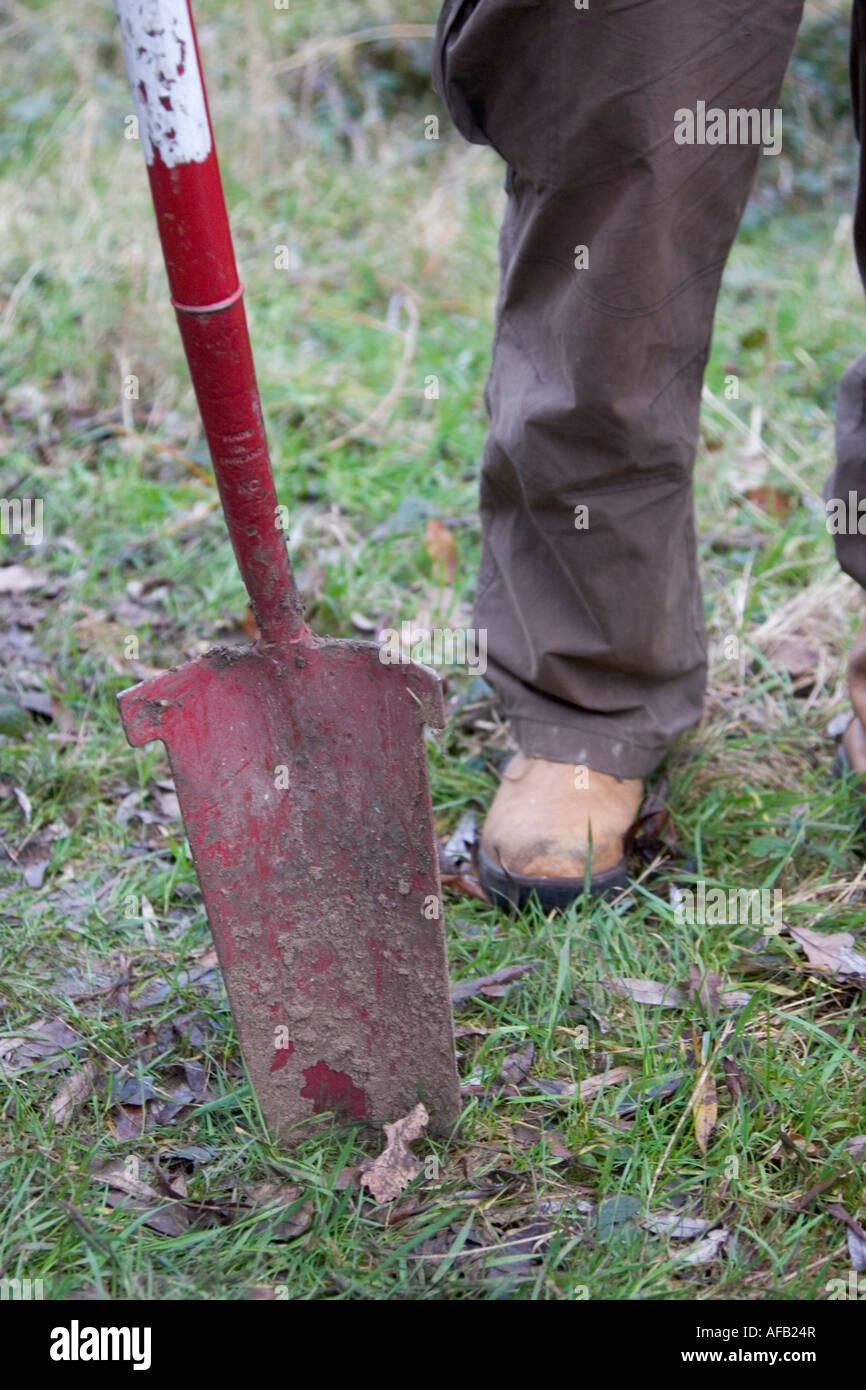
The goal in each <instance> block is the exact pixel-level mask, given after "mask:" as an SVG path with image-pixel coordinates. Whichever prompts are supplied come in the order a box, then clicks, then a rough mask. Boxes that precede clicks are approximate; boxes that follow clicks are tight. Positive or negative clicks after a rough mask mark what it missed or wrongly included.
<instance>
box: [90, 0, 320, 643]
mask: <svg viewBox="0 0 866 1390" xmlns="http://www.w3.org/2000/svg"><path fill="white" fill-rule="evenodd" d="M116 6H117V14H118V19H119V20H120V29H121V37H122V39H123V49H124V57H125V59H126V67H127V72H128V74H129V80H130V85H131V88H132V96H133V101H134V103H135V110H136V115H137V117H138V126H139V135H140V138H141V142H142V147H143V149H144V155H145V160H146V162H147V172H148V177H149V179H150V189H151V193H152V195H153V205H154V209H155V211H156V221H157V226H158V228H159V235H160V240H161V242H162V250H163V256H164V258H165V267H166V271H167V272H168V283H169V288H170V290H171V300H172V304H173V305H174V310H175V313H176V314H177V321H178V326H179V328H180V334H181V338H182V340H183V345H184V350H185V352H186V359H187V362H188V364H189V371H190V376H191V378H192V384H193V387H194V388H195V394H196V399H197V401H198V407H199V410H200V412H201V418H202V423H203V424H204V430H205V434H206V436H207V442H208V447H209V449H210V455H211V459H212V461H213V468H214V473H215V475H216V480H217V486H218V488H219V494H220V499H221V501H222V505H223V511H224V513H225V518H226V522H227V524H228V529H229V535H230V537H231V542H232V546H233V548H234V552H235V556H236V557H237V562H238V566H239V568H240V572H241V575H242V577H243V581H244V584H245V585H246V588H247V593H248V594H249V596H250V602H251V604H252V608H253V612H254V613H255V616H256V620H257V622H258V625H259V629H260V631H261V633H262V636H263V637H264V639H265V640H266V641H276V642H285V641H287V640H288V641H291V640H293V639H295V638H297V637H298V636H300V635H303V634H304V632H305V631H306V628H305V624H304V619H303V609H302V605H301V602H300V598H299V595H298V591H297V588H296V586H295V581H294V576H293V574H292V568H291V565H290V563H289V557H288V554H287V551H286V544H285V538H284V535H283V531H282V529H281V528H280V526H279V524H278V519H279V513H278V511H277V496H276V491H275V489H274V479H273V473H272V471H271V464H270V457H269V454H268V445H267V439H266V437H265V429H264V423H263V420H262V408H261V402H260V400H259V391H258V386H257V384H256V374H255V367H254V365H253V355H252V348H251V346H250V337H249V331H248V329H247V321H246V314H245V312H244V305H243V288H242V286H241V283H240V280H239V279H238V272H237V266H236V263H235V256H234V249H233V247H232V238H231V231H230V228H229V221H228V215H227V213H226V205H225V198H224V196H223V189H222V182H221V180H220V171H219V163H218V161H217V154H216V148H215V145H214V139H213V131H212V128H211V123H210V112H209V110H208V104H207V94H206V91H205V86H204V80H203V78H202V75H201V65H200V62H199V52H198V44H197V41H196V35H195V26H194V23H193V17H192V11H191V9H190V5H189V0H116Z"/></svg>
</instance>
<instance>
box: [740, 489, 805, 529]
mask: <svg viewBox="0 0 866 1390" xmlns="http://www.w3.org/2000/svg"><path fill="white" fill-rule="evenodd" d="M743 496H744V497H748V499H749V501H750V502H754V503H755V506H756V507H758V508H760V510H761V511H762V512H766V514H767V515H768V516H773V517H776V518H778V519H779V520H781V519H782V518H783V517H786V516H787V515H788V513H789V512H790V511H791V510H792V508H793V507H794V506H795V505H796V503H797V498H796V497H795V496H794V494H793V493H791V492H786V491H785V490H784V488H780V487H772V486H771V485H770V484H769V483H764V484H762V485H761V486H760V487H747V488H746V490H745V492H744V493H743Z"/></svg>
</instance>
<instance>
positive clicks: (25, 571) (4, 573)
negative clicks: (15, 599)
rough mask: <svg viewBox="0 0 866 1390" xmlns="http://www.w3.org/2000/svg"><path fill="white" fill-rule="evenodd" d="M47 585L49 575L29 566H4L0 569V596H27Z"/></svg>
mask: <svg viewBox="0 0 866 1390" xmlns="http://www.w3.org/2000/svg"><path fill="white" fill-rule="evenodd" d="M47 583H48V575H47V574H45V573H44V571H42V570H37V569H32V568H31V567H30V566H29V565H4V566H3V568H2V569H0V594H25V593H27V592H28V590H30V589H41V588H42V586H43V584H47Z"/></svg>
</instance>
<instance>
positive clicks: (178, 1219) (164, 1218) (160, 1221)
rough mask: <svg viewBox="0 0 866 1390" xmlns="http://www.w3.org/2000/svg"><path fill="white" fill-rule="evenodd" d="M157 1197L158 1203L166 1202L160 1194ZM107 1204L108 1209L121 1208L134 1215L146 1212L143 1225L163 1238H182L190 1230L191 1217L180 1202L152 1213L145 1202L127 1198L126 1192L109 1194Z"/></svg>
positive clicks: (159, 1208)
mask: <svg viewBox="0 0 866 1390" xmlns="http://www.w3.org/2000/svg"><path fill="white" fill-rule="evenodd" d="M155 1195H156V1200H157V1201H164V1200H165V1199H163V1198H161V1197H160V1196H159V1194H158V1193H157V1194H155ZM105 1204H106V1206H108V1207H120V1208H122V1209H123V1210H124V1211H130V1212H132V1213H133V1214H137V1213H139V1212H146V1215H145V1216H144V1217H143V1218H142V1221H141V1224H142V1225H143V1226H148V1227H149V1228H150V1230H151V1231H156V1233H157V1234H158V1235H161V1236H182V1235H184V1234H185V1233H186V1232H187V1231H188V1230H189V1217H188V1215H187V1213H186V1211H185V1210H184V1208H183V1207H182V1206H181V1205H180V1203H179V1202H172V1203H170V1205H164V1206H161V1207H157V1208H156V1210H154V1211H150V1210H148V1208H147V1206H146V1204H145V1203H144V1202H142V1201H138V1200H137V1199H136V1198H134V1197H129V1196H127V1194H126V1193H125V1192H108V1193H106V1196H105Z"/></svg>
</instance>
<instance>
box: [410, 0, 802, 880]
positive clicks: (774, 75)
mask: <svg viewBox="0 0 866 1390" xmlns="http://www.w3.org/2000/svg"><path fill="white" fill-rule="evenodd" d="M801 10H802V0H762V2H761V3H760V4H756V3H755V0H716V3H712V4H711V3H697V0H618V2H617V0H608V2H607V3H604V4H596V3H590V4H589V6H588V8H585V9H578V8H576V7H575V6H574V5H573V4H572V3H570V0H462V3H461V0H447V3H446V5H445V8H444V10H443V13H442V16H441V19H440V26H439V34H438V44H437V53H438V64H437V67H438V85H439V88H440V91H441V92H442V94H443V96H444V98H445V100H446V102H447V104H448V105H449V108H450V110H451V113H452V115H453V117H454V119H455V121H456V123H457V124H458V126H459V128H460V129H461V131H462V132H463V134H464V135H466V136H467V138H469V139H474V140H477V141H487V142H489V143H491V144H493V145H494V147H495V148H496V149H498V151H499V152H500V154H502V156H503V157H504V158H505V160H506V161H507V163H508V165H509V169H508V176H507V179H506V187H507V190H508V199H507V207H506V212H505V219H504V223H503V227H502V232H501V241H500V271H501V278H500V290H499V299H498V304H497V314H496V333H495V338H494V344H493V351H492V362H491V368H490V373H489V377H488V381H487V388H486V402H487V406H488V411H489V415H490V428H489V433H488V437H487V441H486V445H485V453H484V461H483V469H482V484H481V513H482V522H483V533H484V546H483V557H482V563H481V571H480V574H479V581H478V591H477V598H476V607H475V623H476V625H477V626H478V627H479V628H485V629H486V630H487V643H488V669H489V675H490V679H491V681H492V683H493V685H494V686H495V687H496V689H497V691H498V692H499V694H500V695H501V697H502V700H503V703H504V707H505V710H506V712H507V713H508V715H509V716H510V718H511V721H512V727H513V729H514V733H515V736H516V738H517V741H518V743H519V745H520V748H521V750H522V753H523V755H525V758H524V762H529V763H530V764H534V763H542V762H543V763H560V764H567V765H568V766H564V767H562V768H561V769H560V775H561V778H562V779H563V797H562V798H557V797H555V796H553V795H552V793H551V788H550V787H549V786H548V785H547V783H545V789H544V790H541V789H540V787H539V788H537V789H536V790H537V792H538V794H537V795H532V796H527V797H526V798H525V800H526V804H527V805H528V804H529V802H530V801H532V802H533V803H534V806H535V809H533V810H530V811H529V812H528V815H529V819H530V820H531V819H532V817H533V816H534V817H536V818H537V817H538V814H539V812H538V804H539V802H540V801H541V802H544V803H545V804H546V805H547V806H548V807H550V806H552V805H554V804H555V803H556V804H560V802H561V804H562V805H565V804H568V805H570V806H571V807H572V811H573V812H574V811H575V808H576V807H577V806H578V801H577V800H576V799H575V796H574V790H572V788H575V787H576V789H577V790H578V791H580V790H582V789H581V788H580V786H579V785H578V782H579V774H580V770H581V769H589V770H591V773H592V775H591V777H590V785H589V788H587V789H583V790H586V792H587V795H585V796H584V797H583V799H582V801H581V802H580V805H581V806H583V810H582V811H581V812H580V815H579V816H578V818H577V819H578V820H580V821H582V831H581V830H580V826H577V825H576V822H574V821H573V823H572V826H571V827H570V829H569V832H568V833H569V834H570V835H571V838H572V849H573V854H572V856H571V862H572V864H573V866H574V871H575V872H574V877H575V878H577V877H579V876H580V859H581V854H582V853H585V850H586V830H587V825H586V822H587V820H592V819H593V816H594V815H595V819H596V820H598V819H599V816H598V814H597V813H593V811H592V808H591V804H590V803H591V801H592V798H593V796H594V797H595V802H596V806H597V805H598V803H599V797H601V798H602V799H605V798H607V797H609V796H611V795H614V794H615V793H617V792H622V791H623V788H625V791H626V793H627V794H626V795H624V796H621V797H619V801H620V803H621V804H620V809H619V810H618V812H617V814H618V815H619V818H620V820H622V818H623V817H624V816H625V815H626V814H627V812H628V808H629V807H630V806H631V805H632V804H633V802H634V799H635V796H634V789H635V787H639V781H638V780H637V779H640V778H642V777H643V776H644V775H646V774H647V773H649V772H650V771H652V769H653V768H655V767H656V766H657V764H658V763H659V762H660V760H661V759H662V758H663V756H664V754H665V753H666V752H667V750H668V749H669V747H670V746H671V743H672V742H673V740H674V739H675V738H676V736H677V735H678V734H679V733H680V732H681V731H682V730H684V729H686V728H687V727H689V726H690V725H692V724H693V723H695V722H696V720H697V719H698V718H699V715H700V711H701V702H702V696H703V690H704V682H705V670H706V658H705V641H704V630H703V617H702V603H701V595H700V587H699V582H698V574H697V565H696V553H695V551H696V548H695V531H694V521H693V511H692V468H693V463H694V456H695V449H696V443H697V434H698V414H699V407H700V394H701V384H702V378H703V371H704V366H705V363H706V360H707V355H708V351H709V346H710V338H711V333H712V321H713V313H714V309H715V303H716V297H717V293H718V288H719V282H720V279H721V274H722V270H723V268H724V264H725V260H726V258H727V255H728V252H729V249H730V246H731V243H732V241H733V238H734V236H735V233H736V230H737V227H738V224H739V221H740V217H741V215H742V212H743V209H744V207H745V203H746V200H747V197H748V193H749V188H750V185H751V182H752V178H753V175H754V172H755V166H756V164H757V162H758V160H759V159H760V158H761V157H762V156H761V146H760V144H759V143H757V141H759V140H760V138H761V137H760V136H759V135H758V134H757V132H756V129H755V127H754V124H750V120H749V119H748V118H747V119H745V120H744V123H743V125H742V127H741V131H740V139H743V138H749V136H750V138H751V139H752V140H753V141H755V142H756V143H733V144H731V143H725V144H721V143H709V142H707V141H706V134H707V126H711V127H712V128H711V131H710V139H713V138H714V137H715V136H716V135H717V134H718V133H719V129H720V128H719V125H718V123H717V122H714V121H711V120H709V119H708V114H709V112H710V110H711V109H713V108H719V109H720V110H721V111H722V112H724V114H725V117H726V119H727V117H728V113H729V112H731V111H734V110H737V111H742V112H743V114H744V116H745V113H746V112H747V111H749V110H752V111H756V112H761V111H767V112H769V113H772V110H773V109H774V107H775V105H776V102H777V99H778V93H779V89H780V86H781V82H782V78H783V76H784V72H785V68H786V65H787V62H788V58H789V55H790V51H791V47H792V45H793V42H794V38H795V36H796V31H797V26H798V23H799V19H800V15H801ZM683 112H687V113H688V112H690V113H692V115H693V117H694V121H695V132H694V134H695V136H696V137H697V138H696V142H695V143H680V139H682V137H683V136H684V135H687V134H688V130H687V123H686V118H685V117H684V116H683V114H682V113H683ZM738 119H739V118H738ZM775 130H778V121H777V122H776V123H775ZM725 133H727V126H726V128H725ZM701 135H704V137H705V142H703V143H698V140H699V138H700V136H701ZM678 137H679V138H678ZM575 767H576V768H577V769H578V778H577V779H576V778H575V773H574V769H575ZM603 774H607V777H605V776H603ZM529 775H530V778H531V777H532V776H534V775H535V774H534V773H533V769H532V767H530V768H529ZM547 776H548V774H545V777H547ZM565 779H568V783H569V786H568V788H566V786H565ZM613 779H625V781H624V782H623V781H622V780H620V781H617V782H614V780H613ZM518 780H520V781H525V777H524V772H523V764H521V765H520V777H519V779H518ZM502 794H503V795H505V796H508V797H509V798H510V800H509V805H508V807H507V808H506V810H505V812H504V813H503V814H502V815H501V816H500V814H499V810H498V809H497V803H496V802H495V803H494V808H493V813H492V819H493V822H494V823H495V824H496V825H497V832H496V834H497V837H498V839H497V844H496V845H495V846H494V848H495V850H496V852H497V853H498V854H499V857H500V862H501V863H503V865H504V866H505V867H506V868H507V867H508V864H507V863H506V862H505V861H506V860H507V859H510V860H511V863H512V866H513V864H514V863H517V862H518V861H519V860H520V858H521V856H520V851H519V845H515V844H514V843H513V838H514V835H517V836H518V837H519V836H524V838H525V839H526V841H527V843H529V841H532V842H533V844H534V851H533V854H532V855H531V856H530V857H529V859H526V856H524V859H525V861H526V862H527V863H528V862H530V861H531V863H532V865H533V869H532V873H531V874H530V877H532V875H533V874H534V875H535V876H537V877H543V876H544V874H543V864H544V853H539V852H537V851H538V850H539V846H543V845H544V844H545V843H546V844H548V846H549V847H551V854H550V856H549V858H550V862H551V863H553V862H554V861H556V863H557V864H558V865H559V869H558V871H557V873H556V874H554V875H552V876H555V877H560V878H561V877H562V876H563V875H562V872H561V870H562V864H563V862H565V861H567V860H568V855H565V856H564V857H563V855H561V854H557V853H554V852H553V851H554V850H556V849H557V845H556V844H555V843H554V842H556V841H557V834H556V831H555V829H554V830H553V831H552V832H551V834H549V835H548V833H547V831H548V829H549V828H550V827H549V826H548V827H545V832H544V834H542V835H538V834H535V832H534V830H533V828H532V826H531V825H530V826H528V827H523V826H519V825H517V824H516V822H517V821H518V820H519V819H520V818H519V816H516V815H515V814H514V812H515V809H516V808H517V806H518V800H519V789H517V791H515V788H514V787H513V786H512V787H511V788H510V789H509V788H508V787H504V788H503V793H502ZM569 797H570V799H569ZM497 800H498V799H497ZM500 809H502V804H501V803H500ZM584 812H585V814H584ZM550 816H553V812H551V813H550ZM553 818H554V819H555V816H554V817H553ZM548 819H550V817H548ZM488 824H490V821H489V822H488ZM508 825H511V827H512V829H513V832H514V835H512V840H511V841H510V842H509V843H508V845H507V853H503V845H504V844H505V840H503V838H502V837H503V836H505V838H506V840H507V837H508V831H507V826H508ZM537 828H538V827H537V826H536V827H535V829H537ZM625 828H627V826H626V825H623V826H622V827H621V830H620V832H619V859H620V860H621V858H622V852H621V851H622V832H623V831H624V830H625ZM581 833H582V836H583V844H582V845H581V844H580V843H579V841H580V836H581ZM485 835H487V832H485ZM606 838H607V839H608V840H609V841H610V844H611V845H614V846H615V844H616V842H617V835H616V834H613V835H612V836H608V837H606ZM558 848H559V849H561V848H562V844H561V843H560V844H559V846H558ZM608 859H610V854H609V853H608V852H607V851H606V855H605V864H604V866H603V867H604V868H605V870H607V869H608V868H610V869H613V868H614V867H616V865H615V863H608V862H607V860H608ZM595 862H598V861H597V860H596V861H595Z"/></svg>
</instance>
